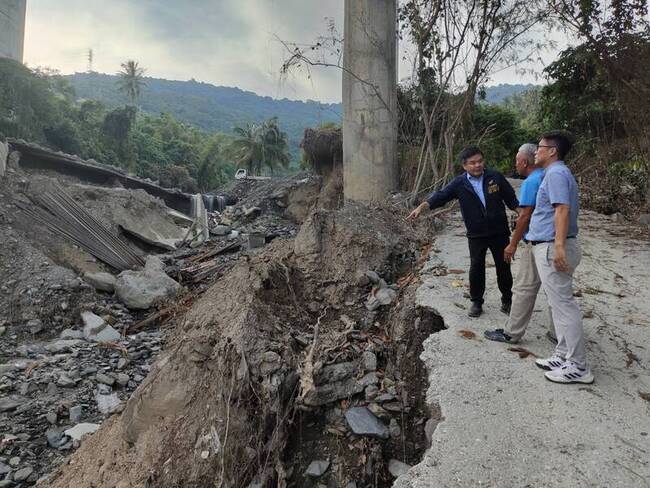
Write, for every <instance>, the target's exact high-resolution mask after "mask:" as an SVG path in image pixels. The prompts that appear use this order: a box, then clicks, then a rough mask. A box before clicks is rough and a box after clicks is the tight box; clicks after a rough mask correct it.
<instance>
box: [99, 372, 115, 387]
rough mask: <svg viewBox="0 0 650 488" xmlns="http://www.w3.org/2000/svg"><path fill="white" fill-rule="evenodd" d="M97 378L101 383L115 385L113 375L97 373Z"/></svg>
mask: <svg viewBox="0 0 650 488" xmlns="http://www.w3.org/2000/svg"><path fill="white" fill-rule="evenodd" d="M95 379H96V380H97V381H98V382H99V383H103V384H105V385H108V386H113V385H114V384H115V378H113V377H112V376H108V375H107V374H104V373H97V374H96V375H95Z"/></svg>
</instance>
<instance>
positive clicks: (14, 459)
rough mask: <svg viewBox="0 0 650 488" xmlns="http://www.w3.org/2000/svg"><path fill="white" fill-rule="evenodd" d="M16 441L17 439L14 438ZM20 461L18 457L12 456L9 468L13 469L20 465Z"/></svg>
mask: <svg viewBox="0 0 650 488" xmlns="http://www.w3.org/2000/svg"><path fill="white" fill-rule="evenodd" d="M15 439H17V437H16V438H15ZM20 461H21V459H20V458H19V457H18V456H14V457H12V458H11V459H9V466H11V467H13V468H15V467H17V466H18V465H19V464H20Z"/></svg>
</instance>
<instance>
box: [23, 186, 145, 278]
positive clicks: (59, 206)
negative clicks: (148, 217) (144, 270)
mask: <svg viewBox="0 0 650 488" xmlns="http://www.w3.org/2000/svg"><path fill="white" fill-rule="evenodd" d="M53 186H54V191H52V192H44V193H43V194H42V195H30V197H29V198H30V199H31V200H32V201H33V202H34V203H35V204H37V205H38V207H35V208H30V207H28V206H26V205H19V207H20V208H21V209H22V210H23V212H25V214H26V215H28V216H29V217H31V218H33V219H34V220H36V221H38V222H40V223H41V224H43V225H45V226H46V227H47V228H48V229H50V230H51V231H52V232H54V233H56V234H59V235H61V236H64V237H66V238H68V239H70V240H71V241H73V242H74V243H75V244H77V245H78V246H79V247H81V248H82V249H85V250H86V251H88V252H89V253H90V254H92V255H93V256H95V257H96V258H97V259H99V260H100V261H102V262H104V263H106V264H108V265H109V266H111V267H113V268H115V269H117V270H119V271H124V270H126V269H133V268H137V267H141V266H144V260H143V259H142V257H141V256H139V255H138V254H136V253H135V252H134V251H133V250H132V249H131V248H130V247H129V246H128V245H127V244H126V243H125V242H123V241H122V240H120V239H119V238H118V237H117V236H115V235H113V234H112V233H111V232H110V230H108V229H107V228H106V227H104V226H103V225H102V224H101V222H99V221H98V220H97V219H95V217H93V216H92V215H91V214H90V213H88V212H87V211H86V210H85V209H84V208H83V207H81V206H80V205H79V204H78V203H77V202H75V201H74V200H73V199H72V198H71V197H70V196H69V195H68V194H67V193H66V192H65V191H64V190H63V188H61V187H60V186H58V185H53Z"/></svg>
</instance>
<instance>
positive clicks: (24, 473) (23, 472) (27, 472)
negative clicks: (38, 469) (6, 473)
mask: <svg viewBox="0 0 650 488" xmlns="http://www.w3.org/2000/svg"><path fill="white" fill-rule="evenodd" d="M33 472H34V469H33V468H31V467H30V466H27V467H26V468H22V469H19V470H18V471H16V472H15V473H14V481H19V482H20V481H25V480H26V479H27V478H29V477H30V476H31V475H32V473H33Z"/></svg>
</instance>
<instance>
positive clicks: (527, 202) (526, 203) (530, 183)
mask: <svg viewBox="0 0 650 488" xmlns="http://www.w3.org/2000/svg"><path fill="white" fill-rule="evenodd" d="M543 178H544V170H543V169H542V168H537V169H535V170H533V172H532V173H531V174H529V175H528V177H527V178H526V179H525V180H524V182H523V183H522V184H521V188H520V189H519V206H520V207H534V206H535V203H536V202H537V192H538V191H539V187H540V185H541V184H542V179H543ZM524 239H527V240H530V239H529V237H528V231H526V233H525V234H524Z"/></svg>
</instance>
